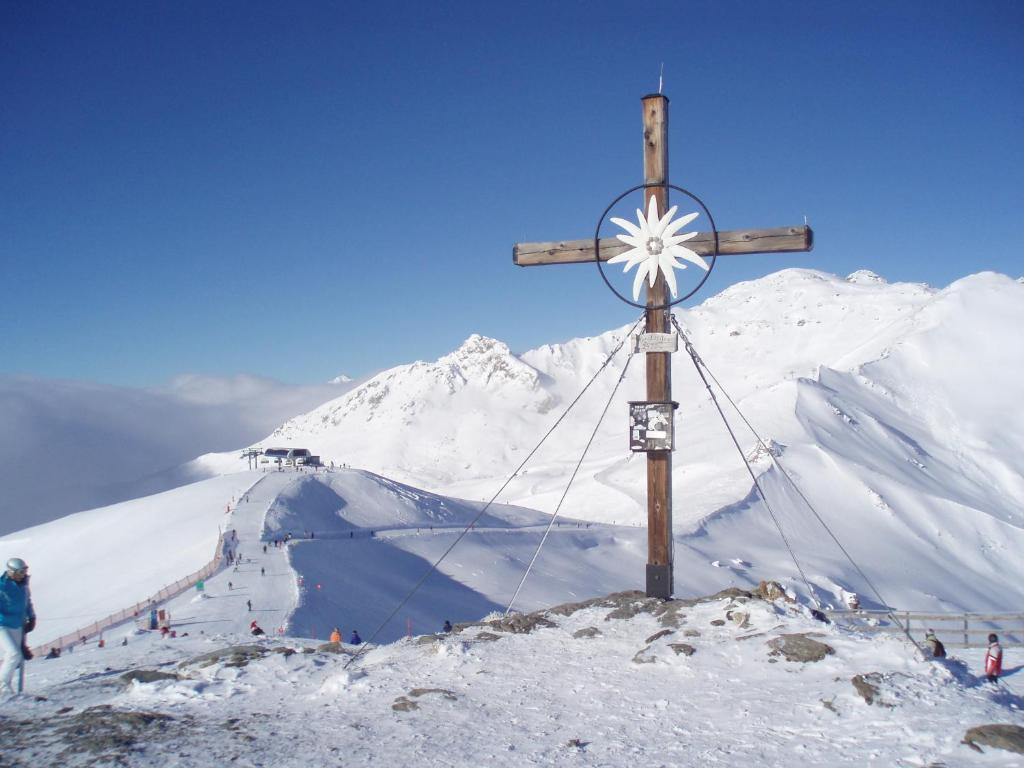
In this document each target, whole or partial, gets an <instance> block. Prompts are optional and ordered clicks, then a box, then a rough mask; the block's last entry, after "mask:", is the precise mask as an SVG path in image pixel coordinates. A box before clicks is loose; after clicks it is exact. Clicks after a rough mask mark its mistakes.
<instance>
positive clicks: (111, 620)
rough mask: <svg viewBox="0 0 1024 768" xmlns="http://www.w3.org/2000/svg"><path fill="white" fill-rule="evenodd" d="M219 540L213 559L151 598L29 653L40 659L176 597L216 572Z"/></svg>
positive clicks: (221, 537)
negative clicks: (54, 650)
mask: <svg viewBox="0 0 1024 768" xmlns="http://www.w3.org/2000/svg"><path fill="white" fill-rule="evenodd" d="M223 543H224V534H223V533H221V534H220V535H219V536H218V537H217V551H216V553H215V554H214V556H213V560H211V561H210V562H208V563H207V564H206V565H204V566H203V567H202V568H200V569H199V570H198V571H196V572H195V573H192V574H189V575H188V576H186V577H185V578H183V579H178V580H177V581H176V582H174V583H173V584H168V585H167V586H165V587H163V588H162V589H161V590H160V591H159V592H157V593H156V594H155V595H153V596H152V597H149V598H147V599H145V600H142V601H140V602H138V603H136V604H135V605H133V606H131V607H129V608H124V609H122V610H120V611H118V612H117V613H112V614H110V615H109V616H107V617H105V618H102V619H100V620H99V621H94V622H93V623H92V624H90V625H88V626H86V627H82V628H81V629H77V630H75V631H74V632H69V633H68V634H66V635H63V636H61V637H58V638H57V639H55V640H50V641H48V642H45V643H43V644H41V645H38V646H36V647H35V648H33V649H32V653H33V654H35V656H37V657H39V658H42V657H43V656H45V655H46V654H48V653H49V652H50V649H51V648H60V649H64V648H67V647H69V646H72V645H74V644H75V643H78V642H81V641H82V640H83V639H85V640H89V639H91V638H93V637H96V635H98V634H100V633H101V632H103V631H105V630H107V629H110V628H111V627H115V626H117V625H118V624H121V623H123V622H125V621H128V620H130V619H136V618H138V617H139V616H141V615H143V614H148V613H149V611H150V610H151V609H152V608H155V607H156V606H157V605H158V604H159V603H162V602H164V601H166V600H170V599H171V598H172V597H177V596H178V595H180V594H181V593H182V592H184V591H185V590H187V589H190V588H191V587H194V586H195V585H196V583H197V582H198V581H200V580H201V579H206V578H209V577H210V576H212V575H213V574H214V573H216V572H217V571H218V570H219V569H220V566H221V560H222V559H223V557H224V555H223V552H222V546H223Z"/></svg>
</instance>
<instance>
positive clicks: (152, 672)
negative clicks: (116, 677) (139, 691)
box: [120, 669, 181, 686]
mask: <svg viewBox="0 0 1024 768" xmlns="http://www.w3.org/2000/svg"><path fill="white" fill-rule="evenodd" d="M180 679H181V677H180V676H179V675H176V674H175V673H174V672H161V671H160V670H157V669H132V670H129V671H127V672H125V673H124V674H123V675H121V677H120V680H121V682H123V683H124V684H125V685H126V686H130V685H131V684H132V683H157V682H160V681H161V680H180Z"/></svg>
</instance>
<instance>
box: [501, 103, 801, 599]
mask: <svg viewBox="0 0 1024 768" xmlns="http://www.w3.org/2000/svg"><path fill="white" fill-rule="evenodd" d="M642 102H643V123H644V184H645V185H648V186H646V188H645V189H644V209H646V208H647V206H648V205H649V201H650V198H652V197H653V198H655V200H656V203H657V206H658V216H664V215H665V211H666V210H667V209H668V184H669V180H668V97H666V96H663V95H661V94H653V95H651V96H644V97H643V99H642ZM813 241H814V236H813V233H812V232H811V228H810V227H808V226H798V227H777V228H775V229H742V230H732V231H729V232H719V233H718V255H720V256H726V255H733V254H752V253H785V252H793V251H809V250H811V247H812V246H813ZM600 245H601V260H602V261H607V260H608V259H610V258H611V257H613V256H615V255H616V254H619V253H623V252H624V251H626V250H628V249H629V248H630V246H628V245H626V244H624V243H622V242H620V241H619V240H617V239H614V238H608V239H603V238H602V239H601V241H600ZM686 247H687V248H689V249H690V250H692V251H695V252H696V253H698V254H700V255H702V256H710V255H711V254H712V253H714V236H713V234H712V233H710V232H706V233H701V234H699V235H697V237H695V238H693V239H691V240H689V241H688V242H687V243H686ZM594 257H595V253H594V241H593V239H587V240H566V241H559V242H553V243H517V244H516V246H515V247H514V248H513V249H512V261H513V263H515V264H517V265H518V266H520V267H532V266H538V265H541V264H577V263H581V262H593V261H594ZM644 282H645V283H646V282H647V281H646V280H645V281H644ZM668 301H669V294H668V290H667V288H666V286H665V277H664V275H662V274H661V272H659V273H658V278H657V280H656V281H655V283H654V286H653V287H648V288H647V307H648V309H647V319H646V332H647V333H669V332H671V328H670V325H669V319H668V315H669V312H668V311H667V310H665V309H651V308H652V307H659V306H660V307H664V305H666V304H668ZM670 355H671V353H669V352H647V399H648V401H652V402H663V403H665V402H671V400H672V368H671V357H670ZM673 587H674V584H673V574H672V452H671V451H651V452H648V453H647V596H648V597H662V598H668V597H672V592H673Z"/></svg>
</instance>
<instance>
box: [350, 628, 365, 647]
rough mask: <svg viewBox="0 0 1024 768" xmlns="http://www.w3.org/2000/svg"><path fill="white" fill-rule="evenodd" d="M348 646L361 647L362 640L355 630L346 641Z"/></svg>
mask: <svg viewBox="0 0 1024 768" xmlns="http://www.w3.org/2000/svg"><path fill="white" fill-rule="evenodd" d="M348 644H349V645H362V644H363V638H361V637H360V636H359V631H358V630H355V629H353V630H352V637H350V638H349V639H348Z"/></svg>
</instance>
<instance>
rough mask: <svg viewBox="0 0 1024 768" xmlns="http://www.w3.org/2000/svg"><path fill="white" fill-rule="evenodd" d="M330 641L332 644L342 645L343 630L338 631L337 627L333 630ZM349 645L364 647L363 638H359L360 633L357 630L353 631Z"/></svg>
mask: <svg viewBox="0 0 1024 768" xmlns="http://www.w3.org/2000/svg"><path fill="white" fill-rule="evenodd" d="M330 641H331V642H332V643H340V642H341V630H340V629H338V628H337V627H335V628H334V629H333V630H331V636H330ZM348 644H349V645H362V644H363V638H361V637H360V636H359V631H358V630H355V629H353V630H352V635H351V637H349V639H348Z"/></svg>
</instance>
